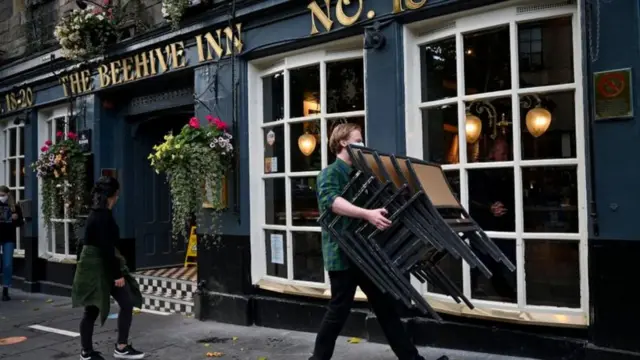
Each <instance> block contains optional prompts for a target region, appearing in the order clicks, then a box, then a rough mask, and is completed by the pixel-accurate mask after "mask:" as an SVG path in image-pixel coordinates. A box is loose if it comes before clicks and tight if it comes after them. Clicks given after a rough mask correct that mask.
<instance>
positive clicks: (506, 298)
mask: <svg viewBox="0 0 640 360" xmlns="http://www.w3.org/2000/svg"><path fill="white" fill-rule="evenodd" d="M492 240H493V242H495V244H496V245H498V247H499V248H500V250H501V251H502V252H503V253H504V254H505V255H506V256H507V257H508V258H509V260H511V262H512V263H513V264H514V265H516V262H517V259H516V241H515V240H513V239H492ZM471 246H472V248H473V247H474V243H473V242H472V243H471ZM474 252H475V253H476V254H477V255H478V257H479V258H480V260H481V261H482V262H483V263H484V264H485V265H486V266H487V267H488V268H489V271H491V273H492V276H491V277H490V278H487V277H485V276H484V275H483V274H482V273H481V272H480V271H479V270H477V269H471V296H472V297H473V298H474V299H481V300H492V301H502V302H510V303H517V302H518V294H517V292H518V290H517V289H518V287H517V280H516V272H515V271H509V269H507V267H506V266H504V264H502V263H499V262H496V261H495V260H493V258H492V257H491V256H489V255H486V254H483V253H482V252H481V251H479V250H475V251H474ZM516 266H517V265H516Z"/></svg>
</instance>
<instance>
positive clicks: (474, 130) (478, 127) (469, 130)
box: [464, 113, 482, 144]
mask: <svg viewBox="0 0 640 360" xmlns="http://www.w3.org/2000/svg"><path fill="white" fill-rule="evenodd" d="M464 130H465V132H466V134H467V142H468V143H469V144H473V143H475V142H476V141H478V139H479V138H480V134H481V133H482V120H480V118H479V117H477V116H475V115H472V114H470V113H467V121H466V123H465V126H464Z"/></svg>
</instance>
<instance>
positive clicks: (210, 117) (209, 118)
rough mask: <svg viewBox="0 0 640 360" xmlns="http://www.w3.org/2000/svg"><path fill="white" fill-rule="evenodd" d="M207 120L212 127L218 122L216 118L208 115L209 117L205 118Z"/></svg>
mask: <svg viewBox="0 0 640 360" xmlns="http://www.w3.org/2000/svg"><path fill="white" fill-rule="evenodd" d="M205 118H206V119H207V122H208V123H209V125H212V124H213V123H214V121H216V118H214V117H213V116H211V115H207V116H205Z"/></svg>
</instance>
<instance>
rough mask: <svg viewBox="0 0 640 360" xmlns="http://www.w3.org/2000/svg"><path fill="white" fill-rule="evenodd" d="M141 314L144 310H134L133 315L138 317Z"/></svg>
mask: <svg viewBox="0 0 640 360" xmlns="http://www.w3.org/2000/svg"><path fill="white" fill-rule="evenodd" d="M141 312H142V310H140V309H133V313H134V314H136V315H138V314H140V313H141Z"/></svg>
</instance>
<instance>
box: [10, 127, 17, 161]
mask: <svg viewBox="0 0 640 360" xmlns="http://www.w3.org/2000/svg"><path fill="white" fill-rule="evenodd" d="M17 136H18V129H16V128H11V129H9V156H16V155H17V154H16V151H17V148H18V146H17V145H18V143H17V141H18V140H17Z"/></svg>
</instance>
